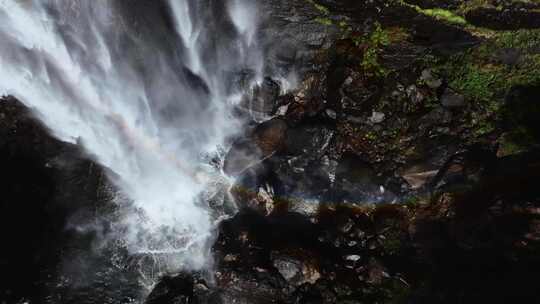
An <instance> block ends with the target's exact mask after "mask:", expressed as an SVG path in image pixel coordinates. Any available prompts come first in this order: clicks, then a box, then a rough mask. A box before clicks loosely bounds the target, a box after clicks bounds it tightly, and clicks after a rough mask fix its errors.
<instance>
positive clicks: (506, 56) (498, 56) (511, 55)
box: [494, 48, 522, 66]
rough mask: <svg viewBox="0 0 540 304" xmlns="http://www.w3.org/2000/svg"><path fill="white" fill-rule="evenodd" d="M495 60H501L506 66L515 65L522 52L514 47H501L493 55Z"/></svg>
mask: <svg viewBox="0 0 540 304" xmlns="http://www.w3.org/2000/svg"><path fill="white" fill-rule="evenodd" d="M494 57H495V60H496V61H497V62H501V63H503V64H506V65H508V66H515V65H516V64H518V63H519V62H520V61H521V59H522V52H521V51H520V50H518V49H515V48H503V49H500V50H497V52H496V53H495V55H494Z"/></svg>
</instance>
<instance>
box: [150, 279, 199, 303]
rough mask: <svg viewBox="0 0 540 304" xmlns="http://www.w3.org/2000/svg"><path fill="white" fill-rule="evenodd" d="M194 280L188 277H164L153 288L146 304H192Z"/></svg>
mask: <svg viewBox="0 0 540 304" xmlns="http://www.w3.org/2000/svg"><path fill="white" fill-rule="evenodd" d="M193 289H194V280H193V278H192V277H191V276H190V275H185V274H180V275H178V276H176V277H165V278H163V279H162V280H161V281H160V282H159V283H158V284H157V285H156V287H154V289H153V290H152V292H151V293H150V295H149V296H148V298H147V299H146V302H145V303H146V304H172V303H174V304H177V303H178V304H191V303H194V302H193V301H194V292H193Z"/></svg>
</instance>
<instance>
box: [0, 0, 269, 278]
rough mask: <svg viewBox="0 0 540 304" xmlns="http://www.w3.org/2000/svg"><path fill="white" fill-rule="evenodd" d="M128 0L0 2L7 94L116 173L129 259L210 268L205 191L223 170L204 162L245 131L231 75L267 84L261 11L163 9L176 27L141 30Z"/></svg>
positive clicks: (234, 1) (181, 5) (1, 83)
mask: <svg viewBox="0 0 540 304" xmlns="http://www.w3.org/2000/svg"><path fill="white" fill-rule="evenodd" d="M126 2H127V1H88V0H73V1H67V0H28V1H15V0H13V1H0V17H1V19H0V20H2V21H0V40H1V41H2V43H1V44H0V67H1V68H0V92H1V93H2V94H6V95H7V94H9V95H13V96H15V97H17V98H18V99H20V100H21V101H22V102H23V103H24V104H25V105H27V106H28V107H30V108H31V109H32V110H33V111H34V113H35V115H36V117H37V118H38V119H40V120H41V121H42V122H43V123H44V124H45V125H46V126H47V127H48V128H49V129H50V130H51V131H52V132H53V134H54V135H55V136H56V137H58V138H59V139H61V140H63V141H66V142H71V143H80V144H81V145H82V146H83V147H84V149H85V150H86V151H87V152H88V153H89V154H90V155H92V157H94V158H95V160H96V161H97V162H98V163H100V164H101V165H102V166H104V167H106V168H108V169H109V170H110V171H111V172H112V173H113V174H111V175H110V178H111V179H112V182H114V184H115V185H116V186H117V187H118V188H119V189H120V191H121V192H122V194H123V195H124V196H126V197H127V198H128V200H129V202H130V208H129V210H131V211H130V212H124V213H123V214H122V216H121V217H120V218H117V219H116V220H115V221H116V222H115V223H114V225H115V227H119V228H118V229H117V231H118V233H119V234H118V235H117V236H116V237H118V238H119V239H121V240H122V241H123V242H124V244H125V246H126V248H127V249H128V250H129V252H130V253H131V254H160V253H164V254H168V255H170V256H171V257H172V258H173V259H174V260H173V262H172V265H173V267H175V268H176V269H180V268H190V269H200V268H204V267H205V266H206V265H207V263H208V262H209V257H208V255H209V253H208V241H209V240H210V239H211V234H212V229H213V228H214V227H215V226H214V225H215V223H214V220H213V218H212V217H211V215H210V211H209V208H208V206H207V203H206V202H205V201H204V200H203V199H201V194H202V193H203V192H204V191H205V189H206V188H207V185H208V183H210V182H211V180H212V179H213V176H219V174H220V173H219V170H216V169H213V168H212V167H211V166H209V165H207V164H206V163H205V162H204V161H203V159H204V158H203V157H201V156H204V155H206V154H209V153H212V151H214V150H215V149H216V147H218V146H220V145H221V144H222V143H223V142H224V140H225V139H226V138H227V137H228V136H230V135H232V134H233V133H234V132H237V130H238V129H239V128H240V127H241V122H239V121H237V120H235V119H234V118H233V117H232V116H231V114H230V105H231V102H232V101H231V100H233V99H232V96H236V95H238V94H241V92H240V91H239V90H240V88H238V89H237V90H235V89H231V86H230V83H231V81H230V75H231V73H232V72H234V71H235V70H239V69H249V70H251V71H254V74H255V75H257V76H256V77H254V79H253V80H254V81H256V79H257V78H260V73H261V70H262V64H261V62H262V60H261V58H260V52H259V50H258V47H257V43H256V20H257V17H256V11H255V9H254V7H253V1H248V0H245V1H241V0H231V1H229V2H226V1H221V2H223V3H224V4H221V5H222V6H223V7H222V8H215V7H212V6H215V5H216V4H215V3H213V1H191V0H170V1H168V2H167V1H157V2H159V3H160V4H159V5H161V6H162V8H160V11H161V12H167V18H169V19H170V20H169V21H168V22H164V21H163V20H161V19H156V20H150V22H147V23H142V24H141V22H138V21H137V20H135V21H133V20H132V19H133V15H132V14H131V13H130V12H127V13H126V11H127V10H128V9H127V8H126V7H128V6H129V5H135V4H134V3H136V2H133V1H131V2H130V3H129V4H127V3H126ZM140 2H141V1H140ZM142 2H144V1H142ZM141 5H142V4H141ZM216 12H217V13H216ZM219 13H221V14H222V15H221V16H220V15H219ZM147 17H148V16H147ZM148 18H149V17H148ZM149 25H152V26H151V27H150V26H149ZM73 204H77V202H73ZM169 262H170V261H169Z"/></svg>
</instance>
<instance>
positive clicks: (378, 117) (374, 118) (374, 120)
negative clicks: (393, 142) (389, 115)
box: [369, 112, 386, 124]
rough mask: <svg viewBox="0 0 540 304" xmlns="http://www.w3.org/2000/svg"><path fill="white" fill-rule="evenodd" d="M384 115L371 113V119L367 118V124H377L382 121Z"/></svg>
mask: <svg viewBox="0 0 540 304" xmlns="http://www.w3.org/2000/svg"><path fill="white" fill-rule="evenodd" d="M385 117H386V115H385V114H384V113H381V112H373V113H371V117H369V122H371V123H372V124H379V123H381V122H383V121H384V119H385Z"/></svg>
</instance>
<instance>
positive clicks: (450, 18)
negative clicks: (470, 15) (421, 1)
mask: <svg viewBox="0 0 540 304" xmlns="http://www.w3.org/2000/svg"><path fill="white" fill-rule="evenodd" d="M399 3H400V4H401V5H404V6H407V7H410V8H412V9H414V10H416V11H417V12H418V13H420V14H422V15H425V16H429V17H432V18H435V19H437V20H440V21H443V22H447V23H451V24H458V25H466V24H467V20H465V18H463V17H462V16H460V15H458V14H456V13H454V12H452V11H449V10H445V9H442V8H430V9H423V8H421V7H420V6H418V5H414V4H410V3H407V2H405V1H403V0H399Z"/></svg>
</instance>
